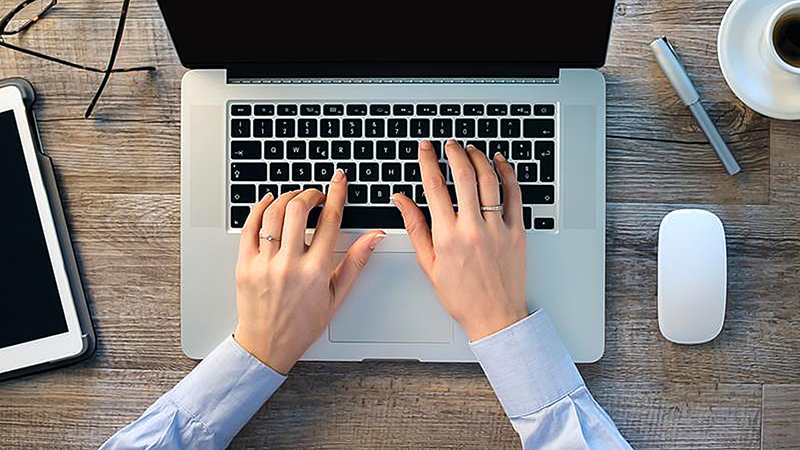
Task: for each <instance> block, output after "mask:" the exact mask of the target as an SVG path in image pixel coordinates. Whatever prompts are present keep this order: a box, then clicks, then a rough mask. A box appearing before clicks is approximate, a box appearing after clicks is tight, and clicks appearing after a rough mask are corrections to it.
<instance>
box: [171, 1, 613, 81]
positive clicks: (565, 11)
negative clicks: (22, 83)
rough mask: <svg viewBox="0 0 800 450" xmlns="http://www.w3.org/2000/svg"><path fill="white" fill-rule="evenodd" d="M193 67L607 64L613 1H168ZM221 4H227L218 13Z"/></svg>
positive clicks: (183, 55) (180, 45) (181, 49)
mask: <svg viewBox="0 0 800 450" xmlns="http://www.w3.org/2000/svg"><path fill="white" fill-rule="evenodd" d="M158 3H159V5H160V7H161V10H162V13H163V15H164V18H165V21H166V23H167V26H168V28H169V31H170V34H171V35H172V38H173V41H174V43H175V47H176V49H177V51H178V55H179V56H180V59H181V62H182V63H183V65H184V66H186V67H188V68H220V67H229V68H230V67H235V66H250V67H253V66H256V67H257V66H263V65H269V66H274V65H276V64H281V63H315V64H319V63H324V64H331V63H333V64H335V63H343V64H345V63H356V64H376V63H377V64H385V63H398V66H402V64H400V63H460V64H464V63H466V64H469V65H478V66H490V65H491V64H492V63H511V64H520V63H521V64H524V65H528V66H530V65H550V66H557V67H600V66H602V65H603V64H604V62H605V57H606V50H607V47H608V38H609V33H610V28H611V19H612V16H613V11H614V1H613V0H591V1H585V0H559V1H548V2H538V1H532V2H510V1H494V2H474V3H473V2H463V3H462V2H437V1H430V0H429V1H425V2H420V1H402V2H401V1H398V2H387V1H373V2H353V1H331V2H302V1H288V2H273V1H265V0H243V1H227V2H222V1H218V2H202V3H193V2H186V1H185V0H159V2H158ZM213 3H215V4H216V5H217V6H215V7H210V6H209V5H211V4H213Z"/></svg>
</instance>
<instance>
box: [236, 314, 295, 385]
mask: <svg viewBox="0 0 800 450" xmlns="http://www.w3.org/2000/svg"><path fill="white" fill-rule="evenodd" d="M233 339H234V340H235V341H236V342H237V343H238V344H239V345H240V346H241V347H242V348H243V349H245V350H246V351H247V352H248V353H250V354H251V355H253V357H255V358H256V359H258V360H259V361H261V363H262V364H264V365H265V366H267V367H269V368H270V369H272V370H274V371H275V372H278V373H279V374H281V375H283V376H286V375H288V374H289V371H290V370H292V367H294V364H295V362H297V361H296V360H295V359H292V358H290V357H287V356H286V355H284V354H282V353H281V352H280V351H279V349H278V348H277V347H278V346H276V345H275V344H274V342H273V341H272V340H271V339H269V336H268V335H267V334H265V333H258V332H253V331H252V330H250V329H248V328H247V327H245V326H242V324H239V325H237V326H236V330H235V331H234V332H233Z"/></svg>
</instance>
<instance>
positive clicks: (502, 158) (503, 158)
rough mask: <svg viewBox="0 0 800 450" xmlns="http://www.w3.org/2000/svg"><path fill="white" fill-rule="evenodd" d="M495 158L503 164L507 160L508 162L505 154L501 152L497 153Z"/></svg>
mask: <svg viewBox="0 0 800 450" xmlns="http://www.w3.org/2000/svg"><path fill="white" fill-rule="evenodd" d="M494 157H495V158H497V160H498V161H501V162H505V160H506V157H505V156H503V154H502V153H500V152H497V153H495V154H494Z"/></svg>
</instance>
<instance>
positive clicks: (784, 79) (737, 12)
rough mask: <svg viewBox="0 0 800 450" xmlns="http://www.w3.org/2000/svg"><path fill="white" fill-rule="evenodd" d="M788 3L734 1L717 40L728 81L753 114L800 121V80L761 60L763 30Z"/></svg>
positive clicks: (781, 1) (761, 0) (775, 0)
mask: <svg viewBox="0 0 800 450" xmlns="http://www.w3.org/2000/svg"><path fill="white" fill-rule="evenodd" d="M785 3H786V0H734V1H733V3H731V5H730V6H729V7H728V11H727V12H725V17H723V18H722V24H720V28H719V36H718V37H717V54H718V55H719V65H720V67H721V68H722V75H723V76H724V77H725V81H726V82H727V83H728V85H729V86H730V87H731V89H732V90H733V92H734V94H736V96H737V97H739V99H740V100H741V101H742V102H744V103H745V104H746V105H747V106H749V107H750V108H752V109H753V110H755V111H757V112H759V113H761V114H763V115H765V116H768V117H772V118H775V119H785V120H800V76H798V75H797V74H791V73H789V72H786V71H783V70H781V69H780V67H779V66H777V64H776V65H775V66H774V67H773V66H772V65H771V64H769V63H768V62H767V61H766V60H765V58H763V57H762V52H761V44H762V43H763V42H764V30H765V29H766V28H767V22H768V21H769V18H770V16H771V15H772V13H773V12H775V10H777V9H778V8H779V7H780V6H782V5H783V4H785Z"/></svg>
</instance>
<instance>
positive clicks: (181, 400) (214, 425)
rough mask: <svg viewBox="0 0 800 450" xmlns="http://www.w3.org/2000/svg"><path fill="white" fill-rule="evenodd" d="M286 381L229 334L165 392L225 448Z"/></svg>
mask: <svg viewBox="0 0 800 450" xmlns="http://www.w3.org/2000/svg"><path fill="white" fill-rule="evenodd" d="M285 380H286V377H285V376H283V375H281V374H279V373H278V372H276V371H274V370H272V369H271V368H269V367H267V366H266V365H265V364H263V363H262V362H261V361H259V360H258V359H257V358H255V357H254V356H253V355H251V354H250V353H249V352H247V350H245V349H243V348H242V347H241V346H240V345H239V343H238V342H236V340H234V339H233V336H228V338H227V339H225V340H224V341H223V342H222V343H221V344H219V345H218V346H217V348H215V349H214V351H212V352H211V353H210V354H209V355H208V356H207V357H206V358H205V359H204V360H203V361H202V362H200V364H198V365H197V367H195V368H194V370H192V371H191V372H190V373H189V375H187V376H186V378H184V379H183V380H182V381H181V382H180V383H178V385H177V386H175V387H174V388H173V389H172V391H170V393H169V394H168V395H169V397H170V398H171V400H172V401H173V402H174V403H175V405H176V406H177V407H178V408H180V409H181V410H182V411H184V412H186V413H187V414H189V415H190V416H191V417H192V418H193V419H194V420H196V421H197V422H199V423H201V424H202V425H203V426H204V427H206V428H207V431H208V432H209V433H210V434H211V435H213V436H214V437H215V441H216V442H217V444H218V445H220V448H224V447H227V446H228V444H229V443H230V441H231V440H232V439H233V438H234V436H236V434H237V433H238V432H239V430H241V429H242V427H243V426H244V425H245V424H246V423H247V422H248V421H249V420H250V418H251V417H252V416H253V414H255V413H256V411H258V410H259V409H260V408H261V406H263V405H264V403H265V402H266V401H267V399H269V398H270V396H272V394H273V393H274V392H275V391H276V390H277V389H278V388H279V387H280V385H281V384H283V382H284V381H285Z"/></svg>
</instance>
